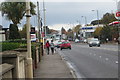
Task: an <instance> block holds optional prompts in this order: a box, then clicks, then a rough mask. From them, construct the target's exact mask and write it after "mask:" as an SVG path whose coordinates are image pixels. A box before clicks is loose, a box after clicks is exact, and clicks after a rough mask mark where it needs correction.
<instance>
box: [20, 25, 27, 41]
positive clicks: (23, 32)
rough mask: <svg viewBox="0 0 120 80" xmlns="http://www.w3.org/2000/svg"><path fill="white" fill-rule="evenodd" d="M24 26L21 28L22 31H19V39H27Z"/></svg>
mask: <svg viewBox="0 0 120 80" xmlns="http://www.w3.org/2000/svg"><path fill="white" fill-rule="evenodd" d="M26 28H27V27H26V24H25V25H24V26H23V28H22V30H21V31H20V36H21V38H25V39H27V33H26Z"/></svg>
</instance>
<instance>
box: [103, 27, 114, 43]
mask: <svg viewBox="0 0 120 80" xmlns="http://www.w3.org/2000/svg"><path fill="white" fill-rule="evenodd" d="M101 38H102V40H103V41H106V39H108V40H109V41H111V40H112V29H111V27H110V26H104V27H103V28H102V30H101Z"/></svg>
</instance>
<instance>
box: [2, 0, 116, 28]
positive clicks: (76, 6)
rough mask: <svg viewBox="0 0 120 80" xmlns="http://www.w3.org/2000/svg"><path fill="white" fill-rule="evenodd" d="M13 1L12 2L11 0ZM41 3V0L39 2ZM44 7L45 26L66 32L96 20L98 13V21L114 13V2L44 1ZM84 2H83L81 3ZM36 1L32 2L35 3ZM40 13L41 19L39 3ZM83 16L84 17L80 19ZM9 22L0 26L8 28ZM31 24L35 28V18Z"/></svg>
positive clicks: (105, 0)
mask: <svg viewBox="0 0 120 80" xmlns="http://www.w3.org/2000/svg"><path fill="white" fill-rule="evenodd" d="M12 1H13V0H12ZM40 1H41V0H40ZM44 1H46V2H45V7H46V25H48V26H49V28H52V29H57V30H60V29H61V27H64V28H65V29H66V30H67V29H69V28H72V27H73V26H75V25H76V24H78V23H80V24H85V18H84V17H86V18H87V23H88V24H89V23H90V22H91V21H93V20H96V19H97V12H96V11H92V10H98V11H99V19H101V18H102V16H103V15H104V14H105V13H107V12H109V13H111V12H113V13H115V11H116V1H115V0H44ZM83 1H84V2H83ZM36 2H37V0H34V3H36ZM40 9H41V11H40V13H41V17H42V18H43V11H42V2H41V3H40ZM81 16H84V17H81ZM25 21H26V20H25V18H24V19H23V20H22V21H21V23H22V24H21V25H19V26H22V25H23V24H25ZM9 23H10V21H9V22H8V21H6V20H5V19H2V25H3V26H4V27H9ZM31 24H32V25H33V26H37V18H36V16H34V17H32V18H31Z"/></svg>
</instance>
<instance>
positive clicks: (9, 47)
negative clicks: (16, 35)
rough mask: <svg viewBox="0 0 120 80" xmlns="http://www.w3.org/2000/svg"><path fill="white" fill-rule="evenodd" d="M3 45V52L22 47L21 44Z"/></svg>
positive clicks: (5, 43)
mask: <svg viewBox="0 0 120 80" xmlns="http://www.w3.org/2000/svg"><path fill="white" fill-rule="evenodd" d="M0 44H2V51H7V50H13V49H17V48H19V47H20V43H7V42H4V43H0Z"/></svg>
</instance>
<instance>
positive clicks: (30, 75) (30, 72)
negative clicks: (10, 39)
mask: <svg viewBox="0 0 120 80" xmlns="http://www.w3.org/2000/svg"><path fill="white" fill-rule="evenodd" d="M30 17H31V15H30V1H28V0H26V19H27V20H26V21H27V22H26V24H27V60H26V61H27V67H26V72H27V74H26V77H27V78H30V79H32V78H33V67H32V66H33V65H32V58H31V40H30V29H31V28H30Z"/></svg>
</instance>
